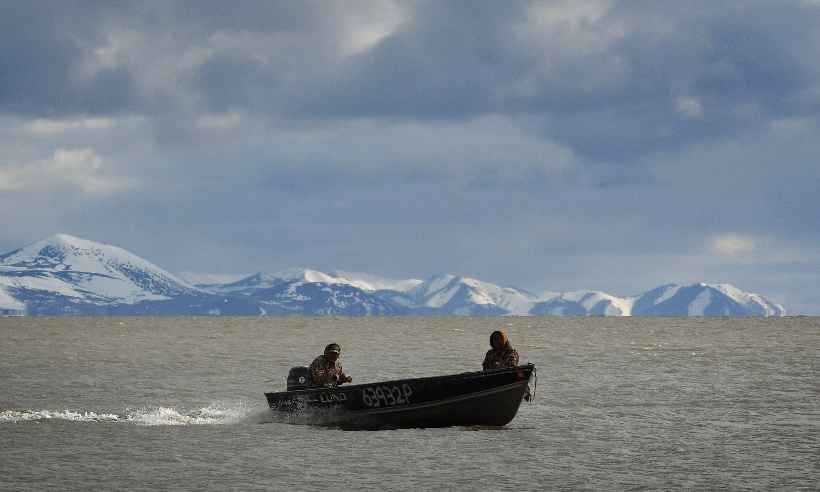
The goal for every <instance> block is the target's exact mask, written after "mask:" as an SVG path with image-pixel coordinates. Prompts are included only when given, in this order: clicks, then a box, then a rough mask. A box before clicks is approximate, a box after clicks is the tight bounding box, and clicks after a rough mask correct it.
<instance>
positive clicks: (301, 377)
mask: <svg viewBox="0 0 820 492" xmlns="http://www.w3.org/2000/svg"><path fill="white" fill-rule="evenodd" d="M309 387H310V370H308V368H307V367H291V368H290V372H288V391H293V390H301V389H307V388H309Z"/></svg>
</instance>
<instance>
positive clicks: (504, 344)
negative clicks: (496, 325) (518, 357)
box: [490, 330, 510, 349]
mask: <svg viewBox="0 0 820 492" xmlns="http://www.w3.org/2000/svg"><path fill="white" fill-rule="evenodd" d="M495 336H500V337H501V347H502V348H507V347H509V346H510V339H509V338H508V337H507V332H505V331H504V330H496V331H494V332H492V334H490V348H492V349H495V347H493V337H495Z"/></svg>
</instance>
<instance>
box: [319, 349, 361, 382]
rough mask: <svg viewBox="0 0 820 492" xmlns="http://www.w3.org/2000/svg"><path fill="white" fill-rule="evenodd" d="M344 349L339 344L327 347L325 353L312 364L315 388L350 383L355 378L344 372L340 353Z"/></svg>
mask: <svg viewBox="0 0 820 492" xmlns="http://www.w3.org/2000/svg"><path fill="white" fill-rule="evenodd" d="M341 351H342V349H341V348H340V347H339V344H338V343H331V344H329V345H328V346H327V347H325V353H324V354H322V355H320V356H319V357H316V358H315V359H314V360H313V362H312V363H311V364H310V369H309V371H310V381H311V383H312V384H313V385H315V386H328V385H335V384H342V383H349V382H351V381H353V378H351V377H350V376H348V375H347V374H345V373H344V371H343V370H342V363H341V362H339V353H340V352H341Z"/></svg>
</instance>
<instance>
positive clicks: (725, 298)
mask: <svg viewBox="0 0 820 492" xmlns="http://www.w3.org/2000/svg"><path fill="white" fill-rule="evenodd" d="M632 313H633V314H634V315H636V316H783V315H784V314H786V311H785V309H783V306H781V305H779V304H775V303H773V302H771V301H769V300H767V299H765V298H764V297H763V296H761V295H758V294H750V293H748V292H743V291H741V290H740V289H738V288H737V287H735V286H733V285H730V284H704V283H696V284H690V285H678V284H669V285H662V286H660V287H657V288H655V289H652V290H650V291H649V292H646V293H645V294H642V295H640V296H638V297H637V298H636V299H635V301H634V305H633V308H632Z"/></svg>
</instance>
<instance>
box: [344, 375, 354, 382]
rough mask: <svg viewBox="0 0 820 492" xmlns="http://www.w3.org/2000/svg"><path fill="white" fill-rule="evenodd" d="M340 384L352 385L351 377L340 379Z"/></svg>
mask: <svg viewBox="0 0 820 492" xmlns="http://www.w3.org/2000/svg"><path fill="white" fill-rule="evenodd" d="M342 382H343V383H352V382H353V378H352V377H350V376H345V377H344V379H342Z"/></svg>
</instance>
